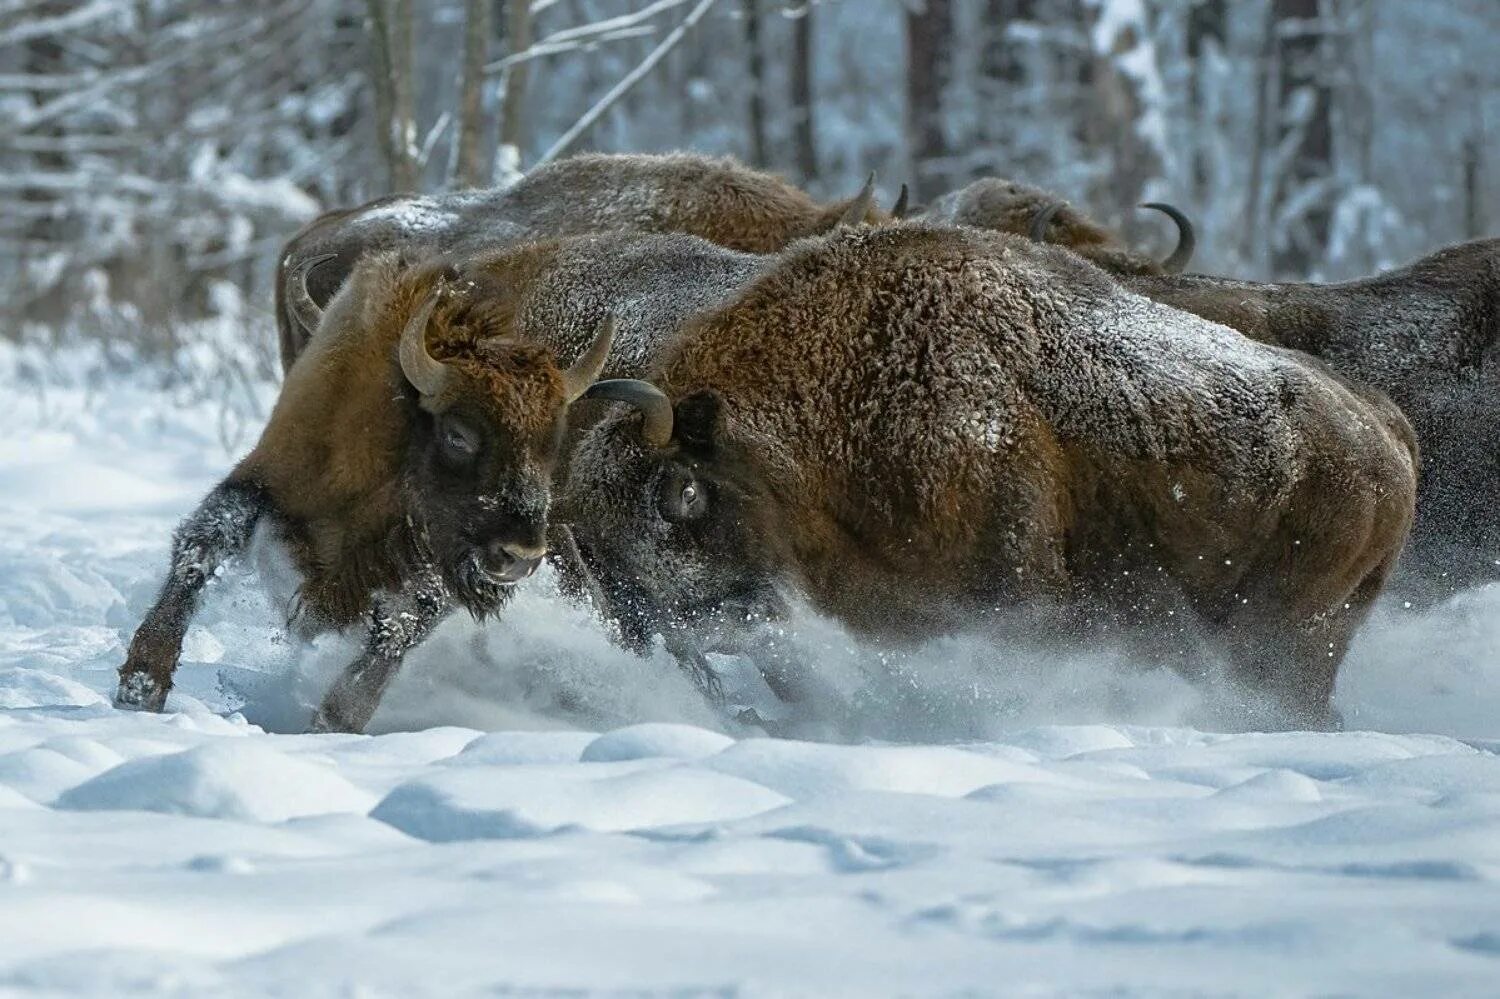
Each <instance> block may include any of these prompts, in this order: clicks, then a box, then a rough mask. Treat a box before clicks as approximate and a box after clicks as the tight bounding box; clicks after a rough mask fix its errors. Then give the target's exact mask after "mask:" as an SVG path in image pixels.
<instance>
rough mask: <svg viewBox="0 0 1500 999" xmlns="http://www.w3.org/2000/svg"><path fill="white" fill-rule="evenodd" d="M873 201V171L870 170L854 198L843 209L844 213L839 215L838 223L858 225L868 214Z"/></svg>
mask: <svg viewBox="0 0 1500 999" xmlns="http://www.w3.org/2000/svg"><path fill="white" fill-rule="evenodd" d="M874 203H875V171H874V170H871V171H870V176H868V177H866V178H865V186H864V187H861V188H860V189H859V193H858V194H856V195H855V196H854V200H852V201H850V202H849V206H848V207H847V208H845V209H844V214H842V215H840V216H839V225H859V224H860V223H861V222H863V221H864V220H865V218H866V217H867V216H868V215H869V214H870V206H871V205H873V204H874Z"/></svg>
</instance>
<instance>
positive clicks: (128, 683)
mask: <svg viewBox="0 0 1500 999" xmlns="http://www.w3.org/2000/svg"><path fill="white" fill-rule="evenodd" d="M316 260H317V258H313V260H312V261H310V262H309V264H312V263H316ZM306 266H308V265H306V264H305V265H304V270H305V268H306ZM763 266H764V259H763V258H761V257H757V256H752V255H749V254H742V253H736V252H733V251H731V250H727V249H724V248H722V247H718V246H714V245H712V244H709V243H706V242H704V241H702V240H699V239H696V238H694V237H690V236H660V235H658V236H640V235H635V236H630V235H623V234H612V235H603V236H597V237H575V238H572V239H568V240H560V241H559V240H552V241H546V242H542V243H534V244H527V245H524V246H520V247H516V248H514V249H511V250H508V251H504V252H500V253H497V254H495V255H492V256H489V257H485V258H480V259H477V260H475V261H471V262H469V263H466V264H465V265H464V266H462V267H453V266H448V265H445V264H441V263H430V264H427V265H424V266H416V267H403V266H402V265H401V263H400V261H399V259H398V257H397V256H396V255H395V254H377V255H375V256H373V257H369V258H366V259H365V260H363V261H362V262H361V263H359V264H358V265H357V266H356V267H355V269H354V272H353V273H352V274H351V276H350V278H349V280H348V281H347V282H346V283H345V287H344V288H343V289H342V290H341V291H340V292H339V293H338V294H337V295H336V296H335V297H334V299H333V301H332V302H331V303H330V305H329V306H328V309H327V312H326V313H324V314H321V315H320V314H318V313H317V312H316V309H317V306H316V305H315V304H314V303H312V302H311V298H310V296H308V295H307V294H306V290H305V288H304V287H303V286H302V282H301V280H300V279H301V273H294V274H293V275H292V278H293V295H292V300H293V301H296V302H298V303H299V305H298V308H299V309H300V310H302V311H303V312H304V314H306V315H307V318H308V319H309V320H310V321H311V322H312V323H314V325H315V326H316V327H317V328H318V330H319V335H318V336H317V338H315V339H314V340H313V341H312V343H311V345H310V346H309V348H308V349H307V350H306V351H305V352H304V353H303V355H302V356H301V357H300V358H299V359H298V361H297V363H296V364H295V365H294V366H293V367H292V370H291V371H290V372H289V373H288V375H287V378H286V382H285V384H284V385H283V388H282V392H281V396H280V398H279V399H278V400H277V403H276V407H275V409H274V411H273V412H272V414H271V418H270V421H269V423H268V424H267V426H266V428H265V431H264V432H263V434H262V435H261V438H260V440H259V442H258V443H257V444H256V446H255V448H254V449H253V450H252V451H251V452H250V454H249V455H248V456H246V457H245V458H244V460H242V461H241V462H240V463H239V464H238V465H237V466H236V467H235V469H234V470H233V471H232V472H231V473H230V474H229V476H228V477H227V478H226V479H225V480H224V482H223V483H221V484H220V485H219V486H218V487H217V488H215V489H214V490H213V491H212V492H211V493H210V494H209V496H208V497H207V498H206V499H205V500H204V501H203V503H202V504H201V505H200V506H199V508H198V509H197V511H196V512H194V513H193V514H192V515H191V516H189V517H188V518H187V520H185V521H184V522H183V524H182V525H181V526H180V527H179V529H178V531H177V533H176V535H175V537H174V539H173V548H172V562H171V571H170V573H169V575H168V578H167V581H166V583H165V585H164V586H163V588H162V591H161V594H160V596H159V597H158V599H157V602H156V604H155V606H154V607H153V608H152V609H151V610H150V612H149V613H148V614H147V616H146V618H145V620H144V621H143V622H142V624H141V626H140V628H139V629H138V630H137V632H136V634H135V637H134V639H133V640H132V642H131V645H130V649H129V653H128V657H127V659H126V662H125V664H124V665H123V666H122V667H121V669H120V685H119V690H118V693H117V695H116V701H117V703H118V704H120V705H121V706H125V707H134V708H144V709H149V710H160V709H161V708H162V706H163V704H164V703H165V700H166V697H167V693H168V691H169V690H170V688H171V686H172V676H173V672H174V670H175V669H176V666H177V660H178V657H179V655H180V652H181V648H182V640H183V635H184V633H185V631H186V629H187V627H188V624H189V621H190V619H191V617H192V615H193V613H194V610H195V608H196V606H197V602H198V598H199V595H200V593H201V590H202V588H203V586H204V584H205V583H206V582H207V581H208V580H209V579H210V578H211V577H212V576H213V574H214V572H215V570H216V569H217V568H218V567H219V566H220V565H221V564H223V562H224V561H225V560H226V559H228V558H230V557H232V556H234V555H236V554H237V553H239V552H240V551H241V550H242V549H244V547H245V546H246V545H247V544H248V543H249V541H250V539H251V536H252V534H253V532H254V531H255V529H256V527H257V525H258V524H260V523H262V522H266V523H268V525H269V526H270V527H271V528H272V529H274V530H275V532H276V534H277V536H278V537H279V539H280V540H281V541H282V542H283V543H284V544H285V545H286V547H287V549H288V550H289V552H290V554H291V556H292V559H293V561H294V563H295V564H296V566H297V567H298V569H299V570H300V572H301V575H302V585H301V588H300V590H299V593H298V599H297V606H296V609H295V611H294V614H293V617H294V619H295V623H296V624H297V626H298V627H299V629H300V630H302V631H303V632H305V633H310V632H317V631H320V630H326V629H336V628H345V627H348V626H350V625H353V624H355V623H357V622H361V621H364V622H367V623H368V628H369V632H368V638H367V641H366V646H365V650H364V652H363V653H362V654H361V655H360V656H359V657H358V658H357V659H356V660H355V662H354V663H352V664H351V665H350V666H349V668H348V669H347V670H346V671H345V673H344V674H343V676H342V677H341V678H340V679H339V680H338V681H337V682H336V683H335V684H334V686H333V688H332V690H331V691H330V692H329V693H328V695H327V697H326V699H325V700H324V702H323V705H322V707H321V708H320V709H319V711H318V713H317V714H316V716H315V717H314V727H316V728H319V729H337V730H351V731H358V730H360V729H362V728H363V727H364V726H365V725H366V723H367V722H368V721H369V719H370V717H371V715H372V714H373V713H374V711H375V708H376V706H377V705H378V703H379V700H380V697H381V694H382V692H383V691H384V689H385V687H386V685H387V684H388V683H389V682H390V680H391V678H392V677H393V676H394V675H395V673H396V671H397V670H398V669H399V667H400V664H401V661H402V657H403V656H404V655H405V654H406V652H407V651H408V650H409V649H410V648H411V647H413V646H414V645H416V644H417V643H418V642H420V641H422V640H423V638H424V637H425V636H426V635H427V634H428V632H429V631H430V630H431V629H432V628H433V627H434V626H435V625H436V624H437V623H438V622H439V621H441V620H442V619H443V617H444V616H446V615H447V614H448V613H449V611H450V610H451V609H452V608H454V607H455V606H457V607H463V608H465V609H467V610H468V611H469V612H470V613H472V614H474V615H475V616H483V615H487V614H492V613H495V612H496V611H498V610H499V609H500V607H501V606H502V605H503V604H504V603H505V602H506V599H507V596H508V594H509V591H510V587H512V586H513V585H514V584H515V583H517V582H518V581H520V580H521V579H524V578H526V577H527V576H528V575H530V574H531V572H532V571H533V570H534V569H535V568H536V567H537V564H538V563H539V561H540V560H541V558H542V556H543V554H544V553H545V552H546V550H547V519H548V503H549V499H550V496H551V489H552V476H553V470H554V468H555V467H557V466H558V465H559V463H560V462H561V461H562V460H563V459H564V458H565V457H566V454H567V447H568V443H569V441H568V438H567V421H568V415H569V406H570V404H571V403H573V402H574V401H575V400H577V399H578V398H579V397H580V396H581V395H582V394H583V392H584V390H585V389H586V388H588V386H589V385H591V384H592V383H593V382H594V380H595V379H596V377H597V376H598V375H599V374H601V373H605V374H614V375H621V376H632V375H639V374H642V373H644V371H645V369H646V367H647V366H648V365H649V364H650V362H651V361H652V360H653V358H654V356H655V353H656V351H657V350H658V348H659V345H660V344H661V342H663V340H664V339H665V338H666V337H667V336H668V335H669V334H672V333H675V331H676V330H677V329H678V328H679V327H680V326H681V325H682V324H683V323H684V322H685V321H686V319H687V317H688V316H689V315H690V314H692V313H693V312H696V311H700V310H703V309H706V308H710V307H712V306H714V305H717V304H720V303H722V301H724V300H726V299H727V296H728V295H729V294H730V293H731V292H732V291H733V290H734V289H735V288H737V287H739V286H741V285H743V284H745V283H746V282H747V281H749V280H750V279H751V278H753V277H754V276H755V275H756V274H758V273H759V271H760V269H761V268H762V267H763ZM307 310H313V311H311V312H308V311H307ZM599 408H600V407H597V406H596V407H595V409H596V410H597V409H599Z"/></svg>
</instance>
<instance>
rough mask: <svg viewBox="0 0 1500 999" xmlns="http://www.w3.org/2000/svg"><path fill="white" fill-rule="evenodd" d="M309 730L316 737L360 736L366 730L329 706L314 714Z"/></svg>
mask: <svg viewBox="0 0 1500 999" xmlns="http://www.w3.org/2000/svg"><path fill="white" fill-rule="evenodd" d="M307 730H308V731H309V732H311V733H313V734H314V735H328V734H330V733H338V734H341V735H359V734H360V733H361V732H363V731H364V730H365V727H364V725H363V724H360V723H358V722H356V721H354V720H352V719H350V718H346V717H345V716H344V714H343V713H342V712H341V711H339V710H338V709H337V708H332V707H330V706H328V705H327V704H325V705H323V706H322V707H321V708H319V709H318V710H317V711H315V712H313V716H312V721H311V722H309V723H308V726H307Z"/></svg>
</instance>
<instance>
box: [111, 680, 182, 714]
mask: <svg viewBox="0 0 1500 999" xmlns="http://www.w3.org/2000/svg"><path fill="white" fill-rule="evenodd" d="M170 689H171V688H170V687H166V686H163V685H161V684H160V683H157V682H156V680H154V679H153V678H152V677H151V675H150V674H149V673H122V674H120V686H119V688H118V689H117V690H116V691H115V707H117V708H121V709H123V710H125V711H154V712H158V713H159V712H160V711H161V710H162V709H163V708H165V707H166V706H167V691H168V690H170Z"/></svg>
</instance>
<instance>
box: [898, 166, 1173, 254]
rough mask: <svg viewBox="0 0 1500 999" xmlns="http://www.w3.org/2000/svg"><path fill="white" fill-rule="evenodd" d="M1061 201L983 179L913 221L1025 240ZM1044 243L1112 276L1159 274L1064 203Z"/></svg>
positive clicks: (1037, 190) (996, 179)
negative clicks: (1039, 219) (1043, 215)
mask: <svg viewBox="0 0 1500 999" xmlns="http://www.w3.org/2000/svg"><path fill="white" fill-rule="evenodd" d="M1062 201H1063V199H1062V198H1061V197H1060V196H1058V195H1057V194H1054V193H1053V192H1051V191H1047V190H1044V189H1043V188H1040V187H1033V186H1032V185H1030V184H1023V183H1021V182H1020V181H1016V180H1004V179H1002V178H999V177H985V178H982V179H980V180H976V181H974V182H973V183H972V184H970V185H969V186H967V187H962V188H959V189H958V190H957V191H951V192H949V193H948V194H945V195H943V196H942V197H940V198H937V199H936V200H934V201H933V202H932V203H931V204H930V205H927V206H926V207H924V208H923V209H921V211H920V212H919V213H914V215H913V217H914V218H920V219H922V220H923V221H926V222H946V223H948V224H950V225H966V226H973V227H974V228H977V229H991V230H994V231H995V232H1008V233H1012V234H1014V235H1017V236H1029V235H1030V233H1031V223H1032V220H1033V219H1035V218H1036V216H1037V214H1038V213H1039V212H1041V211H1043V210H1044V209H1045V208H1047V207H1048V206H1049V205H1054V204H1058V203H1059V202H1062ZM1047 242H1049V243H1052V244H1053V245H1056V246H1065V247H1067V248H1068V249H1070V250H1072V251H1073V252H1074V253H1076V254H1078V255H1079V256H1081V257H1084V258H1086V259H1087V260H1088V261H1089V262H1091V263H1093V264H1095V265H1097V266H1099V267H1102V268H1104V269H1105V270H1107V271H1109V272H1110V273H1112V274H1161V273H1163V270H1162V266H1161V264H1160V263H1158V262H1157V261H1155V260H1152V259H1151V258H1150V257H1147V256H1145V255H1144V254H1141V253H1137V252H1135V251H1134V250H1131V249H1130V248H1129V247H1127V246H1126V245H1125V244H1124V243H1123V242H1121V241H1120V238H1119V237H1118V236H1117V235H1115V233H1113V232H1111V231H1110V230H1109V229H1107V228H1105V227H1104V226H1102V225H1100V224H1099V223H1097V222H1095V221H1094V220H1093V219H1091V218H1089V217H1088V216H1087V215H1084V214H1083V213H1082V212H1080V211H1079V210H1078V209H1076V208H1074V207H1073V206H1072V205H1067V204H1064V205H1063V206H1062V207H1061V208H1059V209H1058V211H1057V214H1056V215H1054V216H1053V217H1052V222H1051V225H1049V226H1048V228H1047Z"/></svg>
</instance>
